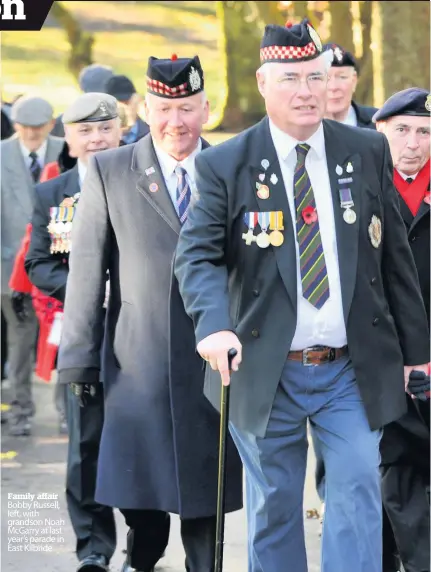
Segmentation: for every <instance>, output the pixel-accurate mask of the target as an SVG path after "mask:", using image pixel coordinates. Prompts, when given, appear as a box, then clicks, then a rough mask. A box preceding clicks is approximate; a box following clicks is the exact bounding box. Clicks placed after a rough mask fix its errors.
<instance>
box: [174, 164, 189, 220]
mask: <svg viewBox="0 0 431 572" xmlns="http://www.w3.org/2000/svg"><path fill="white" fill-rule="evenodd" d="M175 173H176V175H177V179H178V182H177V209H178V216H179V218H180V223H181V224H182V225H183V224H184V223H185V222H186V219H187V213H188V210H189V205H190V199H191V196H192V193H191V190H190V186H189V184H188V182H187V177H186V175H187V171H186V170H185V169H184V168H183V167H181V166H180V165H178V166H177V167H176V169H175Z"/></svg>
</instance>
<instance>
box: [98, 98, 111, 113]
mask: <svg viewBox="0 0 431 572" xmlns="http://www.w3.org/2000/svg"><path fill="white" fill-rule="evenodd" d="M99 110H100V115H101V116H102V117H106V116H107V115H109V113H108V110H107V108H106V104H105V102H104V101H101V102H100V105H99Z"/></svg>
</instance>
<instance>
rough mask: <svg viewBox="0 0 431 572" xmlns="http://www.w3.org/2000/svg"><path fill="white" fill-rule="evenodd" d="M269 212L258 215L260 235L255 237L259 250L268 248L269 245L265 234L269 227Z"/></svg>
mask: <svg viewBox="0 0 431 572" xmlns="http://www.w3.org/2000/svg"><path fill="white" fill-rule="evenodd" d="M269 214H270V213H269V212H264V213H258V220H259V224H260V228H261V231H262V232H261V233H260V234H258V235H257V236H256V244H257V246H258V247H259V248H268V246H269V245H270V244H271V242H270V240H269V236H268V233H267V232H266V231H267V229H268V225H269Z"/></svg>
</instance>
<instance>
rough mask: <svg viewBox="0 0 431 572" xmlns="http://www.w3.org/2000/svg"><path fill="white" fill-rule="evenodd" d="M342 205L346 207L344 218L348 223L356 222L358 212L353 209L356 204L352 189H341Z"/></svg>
mask: <svg viewBox="0 0 431 572" xmlns="http://www.w3.org/2000/svg"><path fill="white" fill-rule="evenodd" d="M339 193H340V205H341V208H343V209H344V213H343V219H344V222H347V224H354V223H355V222H356V213H355V211H353V210H352V207H353V206H354V205H355V203H354V202H353V198H352V191H351V190H350V189H349V188H347V189H340V190H339Z"/></svg>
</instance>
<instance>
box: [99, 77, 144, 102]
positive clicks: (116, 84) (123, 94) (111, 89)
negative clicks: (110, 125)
mask: <svg viewBox="0 0 431 572" xmlns="http://www.w3.org/2000/svg"><path fill="white" fill-rule="evenodd" d="M104 91H106V93H109V95H112V96H113V97H115V99H118V101H129V99H130V98H131V97H132V95H133V94H134V93H136V89H135V86H134V85H133V82H132V81H131V80H130V79H129V78H128V77H126V76H125V75H113V76H111V77H110V78H109V79H108V81H107V82H106V84H105V90H104Z"/></svg>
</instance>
